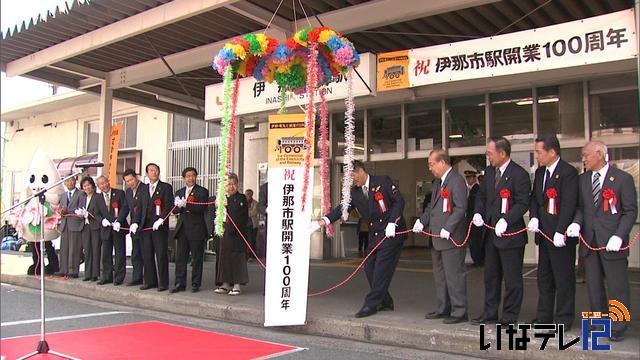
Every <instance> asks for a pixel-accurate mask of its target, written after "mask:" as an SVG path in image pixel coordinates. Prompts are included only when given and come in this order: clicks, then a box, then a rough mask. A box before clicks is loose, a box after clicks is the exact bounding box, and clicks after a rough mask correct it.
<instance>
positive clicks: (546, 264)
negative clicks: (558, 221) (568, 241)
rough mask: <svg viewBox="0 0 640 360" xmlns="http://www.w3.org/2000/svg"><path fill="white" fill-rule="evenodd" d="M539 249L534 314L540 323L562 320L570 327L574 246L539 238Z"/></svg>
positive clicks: (572, 308)
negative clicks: (555, 244) (536, 299)
mask: <svg viewBox="0 0 640 360" xmlns="http://www.w3.org/2000/svg"><path fill="white" fill-rule="evenodd" d="M538 251H539V256H538V310H537V316H536V318H537V319H538V321H539V322H540V323H544V324H551V323H557V324H565V326H567V327H571V325H572V324H573V318H574V316H575V294H576V275H575V263H576V246H575V244H574V245H567V246H565V247H562V248H556V247H555V246H554V245H553V244H551V243H549V242H548V241H547V240H544V239H542V240H540V245H539V246H538ZM554 309H555V311H554Z"/></svg>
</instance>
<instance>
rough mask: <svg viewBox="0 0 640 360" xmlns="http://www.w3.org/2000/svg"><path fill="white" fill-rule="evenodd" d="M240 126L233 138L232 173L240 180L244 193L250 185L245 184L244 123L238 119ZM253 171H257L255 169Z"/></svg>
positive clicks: (241, 189)
mask: <svg viewBox="0 0 640 360" xmlns="http://www.w3.org/2000/svg"><path fill="white" fill-rule="evenodd" d="M237 122H238V125H237V129H236V133H235V135H234V138H233V152H232V154H233V159H232V163H231V171H233V172H235V173H236V174H237V175H238V179H240V183H241V184H240V186H241V187H240V191H242V192H244V190H245V189H247V186H250V184H246V183H245V181H244V180H245V179H244V122H243V121H242V120H241V119H237ZM252 171H255V169H253V170H252Z"/></svg>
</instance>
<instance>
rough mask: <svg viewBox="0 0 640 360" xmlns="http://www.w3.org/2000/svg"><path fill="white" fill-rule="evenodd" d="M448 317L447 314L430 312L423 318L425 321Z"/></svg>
mask: <svg viewBox="0 0 640 360" xmlns="http://www.w3.org/2000/svg"><path fill="white" fill-rule="evenodd" d="M448 317H449V314H440V313H438V312H437V311H432V312H430V313H428V314H427V315H425V316H424V318H425V319H429V320H431V319H446V318H448Z"/></svg>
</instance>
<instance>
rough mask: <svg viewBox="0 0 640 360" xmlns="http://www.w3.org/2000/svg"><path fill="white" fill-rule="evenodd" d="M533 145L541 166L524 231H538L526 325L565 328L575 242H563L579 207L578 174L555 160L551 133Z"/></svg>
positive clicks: (571, 302)
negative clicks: (533, 300) (532, 309)
mask: <svg viewBox="0 0 640 360" xmlns="http://www.w3.org/2000/svg"><path fill="white" fill-rule="evenodd" d="M535 146H536V148H535V152H536V158H537V159H538V162H539V163H540V167H539V168H538V170H536V177H535V180H534V182H533V190H532V191H531V209H530V210H529V215H530V218H531V219H530V220H529V224H528V225H527V229H528V230H529V231H532V232H536V233H537V234H536V244H537V245H538V251H539V255H538V310H537V312H536V319H534V320H533V321H531V322H532V323H542V324H551V323H554V322H555V323H558V324H564V325H565V330H569V329H571V325H572V324H573V317H574V316H575V292H576V277H575V271H576V267H575V263H576V245H577V244H578V239H576V238H570V237H568V238H565V235H564V233H565V232H566V231H567V227H568V226H569V225H570V224H571V222H572V221H573V216H574V214H575V211H576V207H577V205H578V171H577V170H576V169H575V168H574V167H573V166H571V164H569V163H567V162H566V161H564V160H562V159H561V158H560V142H559V141H558V138H557V137H556V136H555V135H546V136H541V137H539V138H537V139H536V145H535ZM539 231H542V232H544V233H545V234H546V235H547V236H549V237H551V238H552V239H553V243H550V242H549V241H548V240H546V239H544V238H543V237H542V235H541V234H539V233H538V232H539ZM554 308H555V312H554Z"/></svg>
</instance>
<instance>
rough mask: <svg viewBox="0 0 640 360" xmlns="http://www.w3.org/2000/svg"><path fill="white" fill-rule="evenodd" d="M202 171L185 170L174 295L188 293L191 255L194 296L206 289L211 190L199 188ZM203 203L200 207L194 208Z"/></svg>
mask: <svg viewBox="0 0 640 360" xmlns="http://www.w3.org/2000/svg"><path fill="white" fill-rule="evenodd" d="M197 176H198V171H197V170H196V169H195V168H193V167H187V168H185V169H184V170H182V179H183V180H184V184H185V187H183V188H182V189H180V190H178V191H177V192H176V198H175V200H174V204H175V205H176V209H175V210H174V213H176V215H178V223H177V225H176V229H175V236H176V239H177V244H176V247H177V251H176V279H175V287H174V288H173V289H171V293H176V292H179V291H184V290H185V289H186V287H187V260H188V259H189V253H191V257H192V259H193V261H192V265H191V292H198V291H200V285H202V263H203V261H204V245H205V243H206V242H207V224H206V222H205V216H206V214H207V204H206V203H207V201H208V200H209V190H207V189H205V188H203V187H202V186H200V185H198V184H196V178H197ZM194 203H200V204H194Z"/></svg>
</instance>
